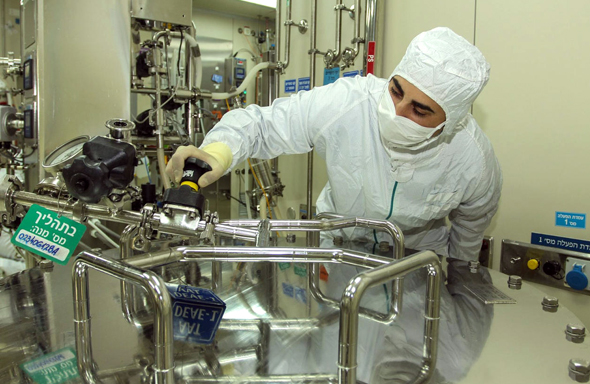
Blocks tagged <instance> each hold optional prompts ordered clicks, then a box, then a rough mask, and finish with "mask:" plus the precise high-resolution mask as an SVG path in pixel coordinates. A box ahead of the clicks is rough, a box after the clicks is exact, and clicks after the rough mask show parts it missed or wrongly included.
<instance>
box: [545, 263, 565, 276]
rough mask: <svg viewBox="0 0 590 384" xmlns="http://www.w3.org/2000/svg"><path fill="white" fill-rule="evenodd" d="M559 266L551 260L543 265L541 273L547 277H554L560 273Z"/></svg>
mask: <svg viewBox="0 0 590 384" xmlns="http://www.w3.org/2000/svg"><path fill="white" fill-rule="evenodd" d="M561 269H562V268H561V264H560V263H559V261H556V260H551V261H548V262H546V263H545V264H543V272H545V273H546V274H548V275H549V276H556V275H558V274H559V273H560V272H561Z"/></svg>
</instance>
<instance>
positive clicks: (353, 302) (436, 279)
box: [338, 252, 442, 384]
mask: <svg viewBox="0 0 590 384" xmlns="http://www.w3.org/2000/svg"><path fill="white" fill-rule="evenodd" d="M423 267H426V268H427V270H428V277H427V281H426V308H425V313H424V347H423V355H422V358H423V359H422V367H421V370H420V373H419V374H418V378H417V379H416V380H415V381H414V382H415V383H426V382H428V381H429V380H430V379H431V377H432V375H433V374H434V370H435V368H436V359H437V348H438V328H439V320H440V319H439V316H440V284H441V281H442V280H441V266H440V261H439V259H438V256H437V255H436V254H435V253H434V252H422V253H420V254H418V255H416V256H413V257H409V258H406V259H403V260H398V261H396V262H393V263H391V264H389V265H385V266H382V267H380V268H376V269H371V270H369V271H366V272H363V273H361V274H359V275H357V277H355V278H354V279H353V280H352V281H351V282H350V283H349V284H348V286H347V287H346V289H345V290H344V293H343V294H342V301H341V302H340V331H339V340H338V343H339V350H338V351H339V353H338V382H339V383H340V384H356V383H357V372H356V371H357V348H354V347H352V348H351V346H356V345H357V344H358V327H359V324H358V320H359V311H360V302H361V298H362V296H363V294H364V293H365V291H366V290H367V289H369V288H371V287H374V286H376V285H379V284H383V283H385V282H388V281H389V280H391V279H393V278H397V277H403V276H404V275H406V274H408V273H410V272H412V271H414V270H416V269H418V268H423Z"/></svg>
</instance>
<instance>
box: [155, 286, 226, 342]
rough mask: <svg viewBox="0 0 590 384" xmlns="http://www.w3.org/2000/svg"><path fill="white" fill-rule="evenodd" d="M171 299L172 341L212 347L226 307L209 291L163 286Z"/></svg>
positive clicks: (189, 287) (188, 287) (187, 287)
mask: <svg viewBox="0 0 590 384" xmlns="http://www.w3.org/2000/svg"><path fill="white" fill-rule="evenodd" d="M166 288H167V289H168V292H169V293H170V297H171V298H172V318H173V322H174V340H181V341H188V342H192V343H199V344H211V343H212V342H213V339H214V338H215V333H216V332H217V328H219V324H220V323H221V318H222V317H223V313H224V312H225V303H224V302H223V300H221V299H220V298H219V297H217V295H215V294H214V293H213V292H211V291H210V290H208V289H204V288H197V287H191V286H188V285H176V284H166Z"/></svg>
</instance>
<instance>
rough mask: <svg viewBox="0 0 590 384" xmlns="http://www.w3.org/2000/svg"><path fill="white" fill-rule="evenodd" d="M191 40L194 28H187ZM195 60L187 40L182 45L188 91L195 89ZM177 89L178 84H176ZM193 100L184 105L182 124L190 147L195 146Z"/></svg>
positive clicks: (194, 107) (194, 35) (194, 32)
mask: <svg viewBox="0 0 590 384" xmlns="http://www.w3.org/2000/svg"><path fill="white" fill-rule="evenodd" d="M188 33H189V34H190V35H191V36H192V37H193V38H195V37H196V31H195V28H194V27H192V26H191V27H190V28H189V32H188ZM180 48H181V47H179V50H178V54H179V55H180ZM194 61H195V58H194V56H193V55H192V53H191V46H190V43H189V41H188V40H186V41H185V43H184V62H185V68H184V76H185V86H186V88H187V89H188V90H189V91H192V89H193V88H194V87H195V81H196V78H195V77H196V76H195V66H196V63H195V62H194ZM177 88H178V84H177ZM196 107H197V106H196V104H195V100H194V99H191V100H189V101H188V102H187V103H186V104H185V105H184V124H185V129H186V134H187V135H188V137H189V140H190V143H191V144H192V145H197V136H196V132H195V117H194V115H195V110H196Z"/></svg>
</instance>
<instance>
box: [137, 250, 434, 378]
mask: <svg viewBox="0 0 590 384" xmlns="http://www.w3.org/2000/svg"><path fill="white" fill-rule="evenodd" d="M177 261H182V262H190V261H226V262H253V261H270V262H306V263H326V262H332V263H343V264H348V265H353V266H359V267H363V268H373V269H370V270H369V271H365V272H362V273H360V274H358V275H357V276H355V277H354V278H352V280H351V281H350V283H349V284H348V286H347V288H346V289H345V291H344V293H343V295H342V300H341V302H340V331H339V361H338V366H339V373H338V375H339V377H338V382H339V383H340V384H353V383H354V384H356V367H357V362H356V355H357V351H356V346H357V343H358V317H359V315H363V308H361V307H360V302H361V300H362V297H363V295H364V293H365V292H366V290H367V289H369V288H372V287H374V286H377V285H380V284H384V283H386V282H387V281H390V280H393V279H395V278H398V277H403V276H405V275H406V274H408V273H410V272H412V271H415V270H417V269H419V268H423V267H426V268H427V269H428V278H427V279H428V280H427V289H426V295H427V297H426V304H425V325H424V348H423V359H422V369H421V371H420V373H419V375H418V378H417V379H416V380H415V381H414V383H425V382H427V381H428V380H429V379H430V378H431V376H432V374H433V373H434V369H435V365H436V358H437V345H438V326H439V316H440V284H441V273H442V271H441V263H440V260H439V258H438V256H437V255H436V254H435V253H434V252H431V251H424V252H421V253H419V254H416V255H413V256H411V257H407V258H404V259H402V260H394V261H391V260H389V259H387V258H384V257H379V256H375V255H370V254H363V253H360V252H352V251H346V250H339V249H318V248H256V247H216V248H200V247H178V248H176V249H170V250H169V251H162V252H159V253H154V254H151V255H148V256H139V257H134V258H132V259H128V260H127V263H129V264H131V265H135V266H141V267H148V266H149V267H153V266H161V265H166V264H169V263H173V262H177ZM365 313H366V312H365ZM367 317H370V316H367ZM370 318H372V317H370ZM253 325H254V324H250V323H249V322H243V321H238V323H236V324H235V326H237V328H238V329H241V330H244V329H243V328H242V327H248V326H253ZM229 327H231V323H230V324H229ZM244 382H248V380H244Z"/></svg>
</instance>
